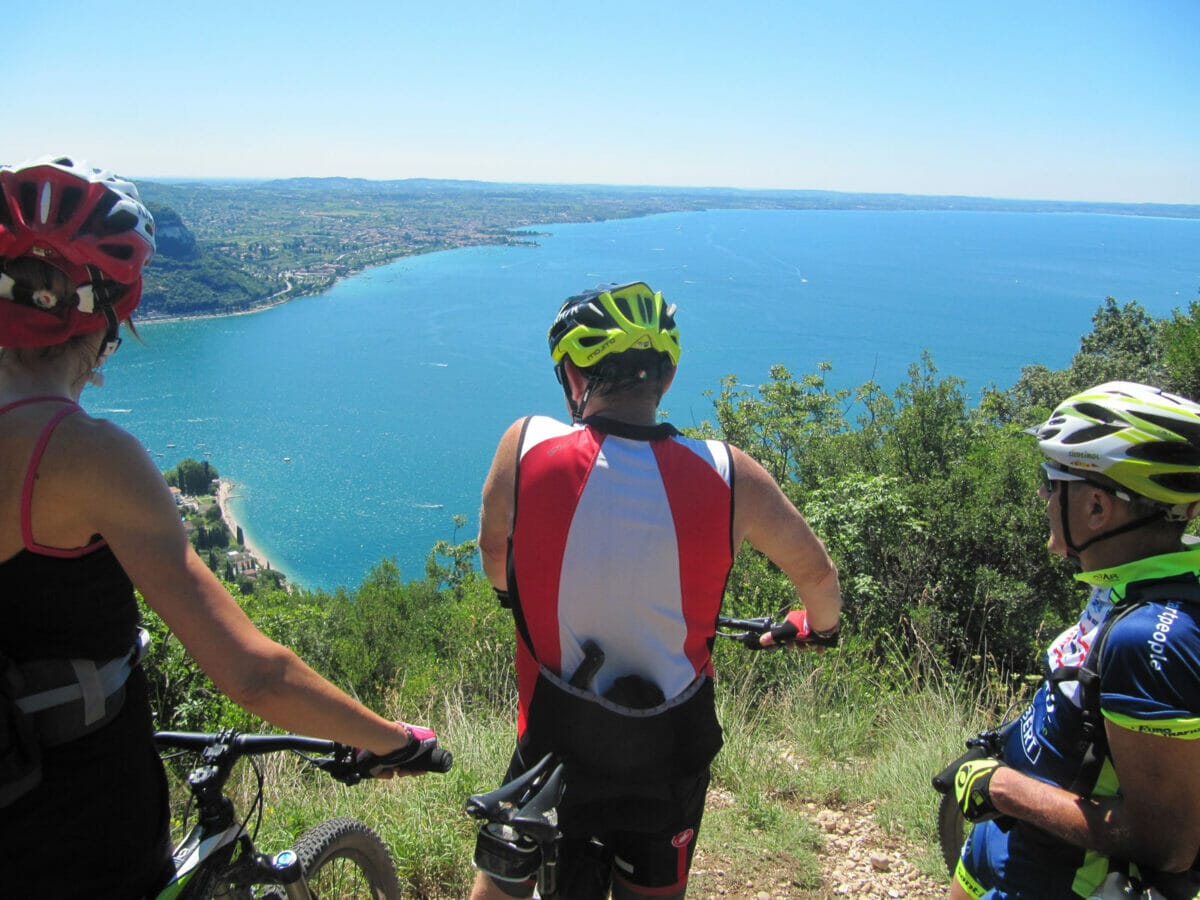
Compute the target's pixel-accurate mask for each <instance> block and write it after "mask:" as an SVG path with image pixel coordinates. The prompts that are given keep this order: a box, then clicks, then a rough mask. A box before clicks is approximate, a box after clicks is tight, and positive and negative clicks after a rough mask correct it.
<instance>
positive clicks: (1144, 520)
mask: <svg viewBox="0 0 1200 900" xmlns="http://www.w3.org/2000/svg"><path fill="white" fill-rule="evenodd" d="M1069 484H1071V482H1069V481H1064V482H1063V486H1062V490H1060V491H1059V492H1058V515H1059V519H1060V521H1061V522H1062V532H1063V541H1064V543H1066V545H1067V550H1068V552H1069V555H1070V556H1072V557H1074V558H1076V559H1078V558H1079V555H1080V554H1081V553H1083V551H1084V550H1086V549H1087V548H1088V547H1090V546H1092V545H1093V544H1098V543H1100V541H1107V540H1108V539H1109V538H1114V537H1116V536H1117V535H1121V534H1128V533H1129V532H1131V531H1137V530H1138V529H1139V528H1144V527H1145V526H1147V525H1149V524H1150V523H1151V522H1157V521H1159V520H1160V519H1161V518H1162V515H1161V514H1160V513H1156V512H1152V513H1150V514H1149V515H1145V516H1142V517H1141V518H1140V519H1134V520H1132V521H1130V522H1126V523H1125V524H1124V525H1118V526H1117V527H1116V528H1112V529H1110V530H1108V531H1105V532H1102V533H1101V534H1098V535H1096V536H1095V537H1093V538H1091V539H1090V540H1086V541H1084V542H1083V543H1082V544H1079V545H1078V546H1076V545H1075V542H1074V541H1072V540H1071V523H1070V522H1069V521H1068V516H1067V489H1068V488H1067V486H1068V485H1069Z"/></svg>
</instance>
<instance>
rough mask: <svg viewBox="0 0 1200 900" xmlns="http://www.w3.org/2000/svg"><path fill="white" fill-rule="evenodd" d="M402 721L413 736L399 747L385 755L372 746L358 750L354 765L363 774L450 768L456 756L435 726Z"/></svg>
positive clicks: (387, 775) (385, 775)
mask: <svg viewBox="0 0 1200 900" xmlns="http://www.w3.org/2000/svg"><path fill="white" fill-rule="evenodd" d="M400 724H401V725H403V726H404V730H405V731H407V732H408V736H409V738H410V740H409V742H408V743H407V744H405V745H404V746H403V747H401V748H400V749H399V750H393V751H392V752H391V753H388V754H386V755H384V756H379V755H378V754H375V753H372V752H371V751H370V750H359V751H358V752H357V753H356V754H355V765H356V767H357V768H358V771H359V774H361V775H362V777H363V778H393V777H395V776H404V775H420V774H422V773H424V772H449V771H450V766H451V765H452V764H453V762H454V757H453V755H452V754H451V753H450V751H449V750H445V749H443V748H442V747H440V746H438V739H437V735H436V734H435V733H434V731H433V729H432V728H426V727H425V726H423V725H409V724H408V723H406V722H401V723H400Z"/></svg>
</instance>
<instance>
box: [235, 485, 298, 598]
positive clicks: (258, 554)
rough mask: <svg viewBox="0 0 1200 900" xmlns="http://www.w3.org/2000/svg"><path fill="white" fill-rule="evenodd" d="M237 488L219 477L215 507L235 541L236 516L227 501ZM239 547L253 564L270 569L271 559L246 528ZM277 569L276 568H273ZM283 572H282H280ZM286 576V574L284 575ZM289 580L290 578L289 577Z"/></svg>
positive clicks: (236, 532)
mask: <svg viewBox="0 0 1200 900" xmlns="http://www.w3.org/2000/svg"><path fill="white" fill-rule="evenodd" d="M236 489H237V484H236V483H235V482H233V481H230V480H229V479H227V478H221V479H219V481H218V484H217V507H218V508H219V509H220V510H221V520H222V521H223V522H224V523H225V527H226V528H228V529H229V534H230V536H231V538H232V539H233V541H234V542H235V543H236V541H237V534H238V528H239V527H240V526H239V525H238V521H237V518H236V517H235V516H234V515H233V510H232V508H231V507H230V504H229V501H230V500H231V499H233V497H234V496H235V494H234V491H235V490H236ZM240 546H241V548H242V550H244V551H245V552H246V553H248V554H249V555H250V556H252V557H253V558H254V561H255V565H256V566H257V567H258V568H259V569H270V568H271V561H270V560H269V559H267V558H266V556H265V555H264V554H263V552H262V551H261V550H260V549H259V548H258V547H256V546H255V545H254V542H253V541H252V540H251V539H250V535H248V534H247V533H246V529H245V528H242V543H241V545H240ZM275 571H278V570H275ZM280 574H283V573H280ZM284 577H285V578H286V577H287V576H286V575H284ZM289 581H290V579H289Z"/></svg>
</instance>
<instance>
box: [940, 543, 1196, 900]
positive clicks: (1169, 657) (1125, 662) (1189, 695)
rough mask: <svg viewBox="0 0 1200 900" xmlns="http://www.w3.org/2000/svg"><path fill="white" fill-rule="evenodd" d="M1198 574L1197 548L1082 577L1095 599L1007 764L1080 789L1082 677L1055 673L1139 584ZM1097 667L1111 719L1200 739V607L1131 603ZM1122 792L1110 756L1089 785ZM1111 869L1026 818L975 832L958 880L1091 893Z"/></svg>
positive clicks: (982, 890)
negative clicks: (1057, 676)
mask: <svg viewBox="0 0 1200 900" xmlns="http://www.w3.org/2000/svg"><path fill="white" fill-rule="evenodd" d="M1197 573H1200V549H1197V550H1187V551H1182V552H1179V553H1169V554H1164V555H1161V556H1154V557H1149V558H1147V559H1142V560H1137V561H1135V562H1131V563H1126V564H1125V565H1122V566H1115V567H1113V568H1110V569H1102V570H1098V571H1093V572H1084V573H1082V574H1080V575H1077V576H1076V578H1078V579H1079V580H1080V581H1083V582H1084V583H1086V584H1090V585H1091V586H1092V593H1091V596H1090V597H1089V599H1088V603H1087V606H1086V607H1085V608H1084V610H1083V613H1082V614H1081V616H1080V618H1079V621H1078V622H1076V623H1075V624H1074V625H1072V626H1071V627H1070V628H1068V629H1067V630H1066V631H1064V632H1063V633H1062V634H1060V635H1059V636H1058V637H1057V638H1056V639H1055V640H1054V641H1053V642H1052V643H1051V645H1050V647H1049V648H1048V649H1047V651H1046V656H1045V674H1046V676H1047V678H1046V679H1045V680H1044V681H1043V682H1042V685H1041V687H1040V688H1039V689H1038V691H1037V693H1036V694H1035V695H1034V698H1033V700H1032V702H1031V703H1030V704H1029V706H1028V707H1027V708H1026V709H1025V711H1024V712H1023V713H1022V714H1021V716H1020V718H1019V719H1018V720H1017V722H1016V723H1015V725H1014V727H1012V728H1010V729H1009V730H1008V732H1007V735H1006V737H1007V740H1006V741H1005V746H1004V761H1005V762H1006V763H1007V764H1008V765H1010V766H1012V767H1013V768H1014V769H1016V770H1018V771H1021V772H1024V773H1026V774H1028V775H1031V776H1033V777H1035V778H1038V779H1040V780H1042V781H1048V782H1051V783H1053V784H1056V785H1058V786H1060V787H1063V788H1067V789H1072V788H1073V787H1075V788H1076V789H1077V788H1078V786H1077V785H1076V784H1075V782H1076V779H1077V778H1079V776H1080V772H1081V770H1082V768H1083V762H1084V758H1083V751H1084V748H1085V745H1086V741H1084V740H1083V732H1082V728H1083V714H1082V711H1081V709H1080V688H1079V683H1078V682H1076V681H1062V682H1057V683H1056V682H1053V681H1051V680H1050V678H1049V676H1050V674H1051V673H1052V672H1054V671H1056V670H1057V669H1059V668H1062V667H1064V666H1079V665H1081V664H1082V663H1083V661H1084V659H1085V657H1086V656H1087V653H1088V650H1089V649H1090V648H1091V646H1092V644H1093V642H1094V640H1095V638H1096V636H1097V634H1098V629H1099V627H1100V625H1101V624H1102V623H1103V622H1104V621H1105V619H1106V618H1108V617H1109V616H1111V615H1115V614H1116V612H1118V611H1119V610H1120V609H1121V604H1122V603H1123V602H1124V600H1125V598H1126V596H1127V594H1128V593H1129V586H1130V585H1131V584H1132V583H1134V582H1137V583H1140V584H1145V583H1146V582H1148V581H1150V582H1153V581H1163V580H1167V579H1179V578H1181V577H1194V576H1196V575H1197ZM1097 668H1098V671H1099V672H1100V707H1101V712H1102V714H1103V716H1104V718H1105V719H1106V720H1109V721H1111V722H1113V723H1114V724H1116V725H1119V726H1121V727H1123V728H1129V729H1133V730H1136V731H1143V732H1148V733H1153V734H1161V735H1166V736H1169V737H1172V738H1176V739H1180V740H1193V739H1196V738H1200V604H1197V603H1194V602H1186V601H1182V600H1165V601H1157V600H1156V601H1151V602H1147V603H1145V604H1144V605H1141V606H1138V607H1137V608H1135V609H1133V611H1131V612H1130V613H1128V614H1127V615H1124V616H1122V617H1121V618H1120V619H1119V620H1118V621H1116V622H1115V623H1114V624H1113V625H1112V627H1111V628H1110V629H1109V630H1108V633H1107V635H1106V636H1105V639H1104V644H1103V647H1102V648H1101V658H1100V660H1099V664H1098V666H1097ZM1118 789H1119V784H1118V782H1117V777H1116V773H1115V771H1114V770H1113V768H1112V764H1111V761H1109V760H1105V762H1104V765H1103V767H1102V768H1101V769H1100V770H1099V774H1098V775H1097V776H1096V778H1095V779H1094V783H1093V784H1091V785H1084V787H1083V792H1085V793H1087V794H1089V795H1091V796H1114V795H1115V794H1116V793H1117V791H1118ZM1108 868H1109V863H1108V859H1107V857H1105V856H1103V855H1101V854H1098V853H1095V852H1091V851H1084V850H1083V849H1082V848H1079V847H1075V846H1073V845H1071V844H1067V843H1065V842H1063V841H1060V840H1058V839H1057V838H1055V837H1053V836H1051V835H1049V834H1046V833H1045V832H1043V831H1041V830H1040V829H1037V828H1034V827H1033V826H1031V825H1029V824H1027V823H1024V822H1018V823H1016V824H1015V825H1014V826H1013V827H1012V828H1011V829H1010V830H1009V831H1007V832H1005V831H1003V830H1001V829H1000V828H998V827H996V826H995V824H994V823H987V825H986V827H982V826H981V827H977V828H975V829H974V831H973V832H972V834H971V836H970V837H969V838H968V841H967V844H966V845H965V846H964V852H963V858H962V862H961V864H960V866H959V870H958V873H957V874H956V878H957V879H958V881H959V883H960V884H961V885H962V886H963V887H964V888H965V889H966V890H967V892H968V893H970V894H971V895H972V896H975V897H997V898H999V897H1070V896H1082V897H1086V896H1088V894H1089V893H1090V892H1091V890H1092V889H1093V888H1095V887H1096V886H1097V885H1098V884H1099V883H1100V882H1101V881H1102V880H1103V879H1104V876H1105V875H1106V874H1107V873H1108Z"/></svg>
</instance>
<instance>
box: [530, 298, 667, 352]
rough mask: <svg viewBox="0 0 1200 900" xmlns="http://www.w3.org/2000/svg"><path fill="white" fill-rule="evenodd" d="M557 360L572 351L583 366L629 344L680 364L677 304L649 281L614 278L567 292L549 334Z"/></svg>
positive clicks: (551, 350) (621, 349)
mask: <svg viewBox="0 0 1200 900" xmlns="http://www.w3.org/2000/svg"><path fill="white" fill-rule="evenodd" d="M547 337H548V340H549V343H550V357H551V359H553V360H554V363H555V365H556V366H557V365H559V364H560V363H562V361H563V359H564V358H566V357H570V358H571V361H572V362H573V363H575V365H576V366H578V367H579V368H580V369H591V368H592V367H594V366H595V365H596V364H597V363H599V362H600V361H601V360H603V359H605V358H606V357H609V356H612V355H613V354H617V353H625V352H626V351H629V350H654V351H658V352H659V353H664V354H666V355H667V357H669V358H670V360H671V365H673V366H674V365H678V364H679V329H678V328H677V327H676V325H675V306H674V304H671V305H667V304H666V302H665V301H664V300H663V295H662V293H661V292H657V291H654V290H652V289H651V288H650V286H649V285H648V284H646V283H645V282H644V281H635V282H633V283H632V284H621V285H618V284H610V285H608V286H607V287H600V288H595V289H594V290H590V291H585V292H584V293H582V294H577V295H575V296H574V297H568V298H567V300H566V301H565V302H564V303H563V305H562V307H561V308H560V309H559V311H558V315H557V316H555V317H554V324H552V325H551V326H550V332H549V334H548V336H547Z"/></svg>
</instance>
